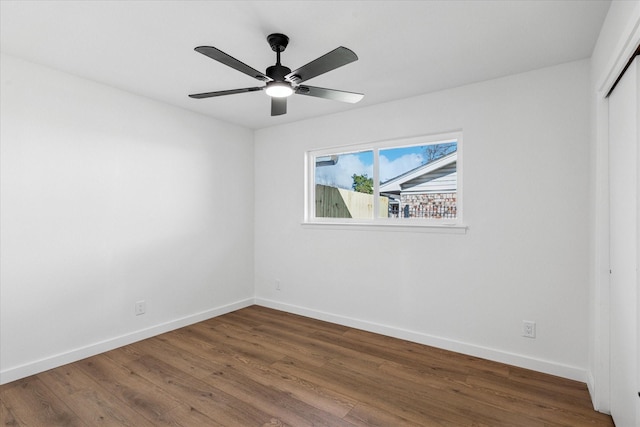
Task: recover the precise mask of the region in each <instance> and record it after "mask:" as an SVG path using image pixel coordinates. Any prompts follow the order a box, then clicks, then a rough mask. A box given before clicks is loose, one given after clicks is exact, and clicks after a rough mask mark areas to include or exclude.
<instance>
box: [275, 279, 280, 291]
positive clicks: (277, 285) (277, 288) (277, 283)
mask: <svg viewBox="0 0 640 427" xmlns="http://www.w3.org/2000/svg"><path fill="white" fill-rule="evenodd" d="M279 290H280V279H276V291H279Z"/></svg>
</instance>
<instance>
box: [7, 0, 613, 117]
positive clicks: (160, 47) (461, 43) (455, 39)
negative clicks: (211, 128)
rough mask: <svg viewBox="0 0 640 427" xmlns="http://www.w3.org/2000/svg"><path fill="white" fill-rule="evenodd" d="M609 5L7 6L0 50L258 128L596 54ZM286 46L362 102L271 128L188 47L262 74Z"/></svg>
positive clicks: (320, 82)
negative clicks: (324, 58)
mask: <svg viewBox="0 0 640 427" xmlns="http://www.w3.org/2000/svg"><path fill="white" fill-rule="evenodd" d="M609 4H610V1H608V0H607V1H597V0H586V1H581V0H569V1H560V0H556V1H541V0H533V1H528V0H512V1H506V0H501V1H483V0H476V1H228V2H227V1H115V0H110V1H75V0H74V1H52V0H50V1H6V0H2V1H1V2H0V49H1V50H2V51H3V52H4V53H8V54H11V55H15V56H19V57H22V58H24V59H27V60H30V61H33V62H37V63H40V64H44V65H47V66H50V67H53V68H56V69H59V70H63V71H66V72H69V73H71V74H74V75H77V76H81V77H84V78H87V79H91V80H94V81H97V82H101V83H104V84H107V85H110V86H113V87H116V88H120V89H123V90H126V91H129V92H132V93H135V94H138V95H142V96H146V97H148V98H152V99H155V100H158V101H162V102H166V103H168V104H172V105H176V106H178V107H182V108H186V109H188V110H192V111H196V112H199V113H202V114H206V115H208V116H211V117H215V118H218V119H221V120H224V121H227V122H231V123H236V124H239V125H242V126H246V127H249V128H252V129H258V128H263V127H268V126H273V125H276V124H282V123H288V122H292V121H297V120H302V119H305V118H310V117H316V116H320V115H325V114H331V113H335V112H340V111H345V110H349V109H355V108H362V107H363V106H369V105H373V104H378V103H382V102H387V101H391V100H395V99H400V98H406V97H410V96H413V95H419V94H424V93H428V92H433V91H437V90H442V89H446V88H451V87H456V86H461V85H465V84H469V83H473V82H478V81H483V80H488V79H492V78H496V77H501V76H505V75H509V74H514V73H519V72H524V71H528V70H533V69H537V68H543V67H547V66H551V65H555V64H560V63H563V62H568V61H573V60H577V59H582V58H588V57H589V56H590V55H591V52H592V50H593V47H594V45H595V42H596V39H597V37H598V34H599V32H600V27H601V26H602V23H603V21H604V18H605V15H606V13H607V10H608V8H609ZM274 32H281V33H284V34H286V35H288V36H289V38H290V42H289V47H288V48H287V50H286V51H285V52H284V53H283V54H282V63H283V64H284V65H286V66H288V67H289V68H291V69H295V68H298V67H300V66H301V65H304V64H306V63H307V62H309V61H311V60H313V59H315V58H317V57H319V56H321V55H323V54H325V53H327V52H329V51H330V50H333V49H334V48H336V47H338V46H345V47H348V48H350V49H351V50H353V51H355V52H356V54H357V55H358V57H359V58H360V59H359V60H358V61H357V62H355V63H352V64H349V65H347V66H344V67H342V68H339V69H337V70H333V71H331V72H329V73H326V74H324V75H321V76H319V77H316V78H314V79H312V80H310V81H308V82H305V83H308V84H309V85H313V86H320V87H328V88H333V89H341V90H348V91H353V92H362V93H364V94H365V98H364V99H363V100H362V101H361V102H360V103H358V104H343V103H340V102H335V101H328V100H324V99H319V98H312V97H308V96H299V95H294V96H292V97H291V98H289V105H288V113H287V115H285V116H280V117H271V116H270V103H269V98H268V97H267V96H266V95H265V94H264V93H263V92H252V93H243V94H236V95H230V96H224V97H218V98H210V99H200V100H198V99H191V98H188V97H187V94H190V93H197V92H208V91H216V90H225V89H236V88H243V87H251V86H262V83H260V82H259V81H257V80H254V79H252V78H250V77H248V76H246V75H244V74H241V73H239V72H238V71H235V70H233V69H232V68H229V67H227V66H224V65H222V64H220V63H218V62H216V61H213V60H211V59H209V58H207V57H205V56H204V55H201V54H199V53H196V52H195V51H194V50H193V49H194V48H195V47H196V46H200V45H209V46H215V47H217V48H219V49H220V50H222V51H224V52H226V53H228V54H229V55H231V56H233V57H235V58H237V59H239V60H240V61H242V62H244V63H246V64H248V65H250V66H252V67H253V68H256V69H258V70H261V71H264V70H265V69H266V67H268V66H270V65H273V64H274V63H275V54H274V52H272V51H271V49H270V47H269V45H268V43H267V41H266V36H267V35H268V34H271V33H274Z"/></svg>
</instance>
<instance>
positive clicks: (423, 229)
mask: <svg viewBox="0 0 640 427" xmlns="http://www.w3.org/2000/svg"><path fill="white" fill-rule="evenodd" d="M301 225H302V228H306V229H316V230H322V229H324V230H358V231H400V232H414V233H439V234H466V233H467V229H468V228H469V227H467V226H466V225H459V224H433V223H432V224H418V223H410V224H407V223H403V224H398V223H392V222H375V223H374V222H338V221H316V222H303V223H302V224H301Z"/></svg>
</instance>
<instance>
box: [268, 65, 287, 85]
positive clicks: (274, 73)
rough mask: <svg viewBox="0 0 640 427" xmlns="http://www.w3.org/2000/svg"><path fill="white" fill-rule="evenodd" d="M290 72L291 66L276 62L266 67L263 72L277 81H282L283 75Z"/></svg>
mask: <svg viewBox="0 0 640 427" xmlns="http://www.w3.org/2000/svg"><path fill="white" fill-rule="evenodd" d="M290 72H291V68H289V67H285V66H284V65H280V64H276V65H272V66H271V67H268V68H267V72H266V73H265V74H266V75H267V76H269V77H270V78H272V79H273V80H275V81H277V82H283V81H284V76H286V75H287V74H289V73H290Z"/></svg>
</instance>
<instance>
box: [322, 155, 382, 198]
mask: <svg viewBox="0 0 640 427" xmlns="http://www.w3.org/2000/svg"><path fill="white" fill-rule="evenodd" d="M365 173H366V174H367V175H368V176H369V177H372V176H373V165H367V164H364V163H363V162H362V160H360V158H359V157H358V156H357V155H355V154H345V155H341V156H340V158H339V159H338V163H336V164H335V165H333V166H320V167H318V168H316V184H324V185H330V186H332V187H339V188H345V189H348V190H350V189H351V186H352V184H353V179H352V178H351V176H352V175H353V174H356V175H362V174H365Z"/></svg>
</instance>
